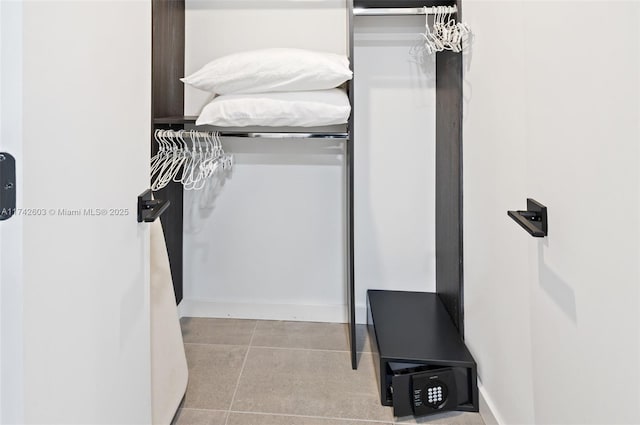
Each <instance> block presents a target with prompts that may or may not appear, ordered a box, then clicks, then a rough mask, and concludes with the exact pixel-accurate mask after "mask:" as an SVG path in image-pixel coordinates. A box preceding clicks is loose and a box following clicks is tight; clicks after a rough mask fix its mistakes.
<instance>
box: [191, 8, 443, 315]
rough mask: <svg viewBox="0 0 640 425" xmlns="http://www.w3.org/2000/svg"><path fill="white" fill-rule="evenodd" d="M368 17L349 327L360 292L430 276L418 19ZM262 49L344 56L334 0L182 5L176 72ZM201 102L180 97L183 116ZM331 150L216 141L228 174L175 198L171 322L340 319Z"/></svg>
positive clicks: (425, 107)
mask: <svg viewBox="0 0 640 425" xmlns="http://www.w3.org/2000/svg"><path fill="white" fill-rule="evenodd" d="M359 19H360V18H359ZM362 19H365V18H362ZM369 19H370V20H368V21H362V22H360V21H359V22H358V26H357V27H356V32H357V43H356V60H357V61H358V62H357V63H358V65H357V67H358V68H357V75H358V85H357V86H356V89H357V93H358V94H357V98H356V102H357V104H358V105H359V106H358V107H357V109H356V134H357V135H358V136H357V142H356V143H357V146H356V150H357V153H356V196H357V199H356V223H357V226H356V233H357V234H356V252H357V258H356V267H357V269H356V273H357V277H356V279H357V282H356V285H357V298H356V299H357V304H358V306H359V315H358V316H359V320H361V321H364V320H365V315H364V310H365V302H366V301H365V293H366V289H368V288H374V287H375V288H394V289H430V288H432V287H433V280H434V277H433V276H434V271H433V262H434V253H433V251H434V249H433V245H434V235H433V222H434V219H433V216H434V212H433V196H434V195H433V190H434V188H433V179H434V177H433V166H432V163H433V152H432V151H433V143H434V142H433V139H434V133H433V120H434V116H433V114H434V112H433V111H434V96H433V89H432V87H431V85H430V83H429V81H430V79H431V78H432V77H431V76H430V74H429V72H428V71H427V72H424V73H423V72H419V71H418V69H417V68H418V67H417V66H416V65H413V64H411V63H409V61H408V56H407V52H408V50H409V47H410V46H411V45H412V43H413V41H411V40H416V39H417V33H418V32H420V31H421V30H422V26H423V21H422V20H415V19H414V18H407V19H406V20H405V21H403V23H402V25H399V22H397V21H384V22H383V21H380V20H376V19H375V18H369ZM370 33H374V34H375V35H371V34H370ZM263 47H299V48H309V49H315V50H322V51H330V52H335V53H345V52H346V50H347V14H346V4H345V2H344V0H322V1H300V0H290V1H250V0H246V1H234V2H230V1H224V0H214V1H194V0H188V1H187V14H186V72H187V73H190V72H193V71H195V70H197V69H198V68H199V67H201V66H202V65H204V64H205V63H207V62H208V61H210V60H212V59H214V58H216V57H219V56H222V55H224V54H228V53H231V52H236V51H242V50H250V49H256V48H263ZM381 58H384V60H381ZM208 97H209V95H207V94H206V93H203V92H198V91H197V90H193V89H191V88H187V89H186V92H185V101H186V103H185V113H186V114H197V113H198V112H199V110H200V108H201V107H202V106H203V105H204V103H205V102H206V100H207V98H208ZM342 146H343V145H342V143H341V142H337V143H334V142H318V141H303V140H300V141H285V142H264V141H251V140H244V141H241V140H226V141H225V148H226V150H227V151H229V152H232V153H234V155H235V158H236V163H237V165H236V166H235V168H234V172H233V176H232V177H231V178H230V179H229V180H227V181H226V182H225V184H224V186H223V187H221V188H218V189H216V188H209V189H210V192H207V191H204V192H200V193H198V192H191V193H190V192H187V193H186V194H185V217H186V218H185V235H184V236H185V240H184V247H185V251H184V259H185V288H184V290H185V300H184V301H183V302H182V304H181V311H182V314H183V315H187V316H188V315H196V316H233V317H258V318H268V319H298V320H319V321H345V320H346V314H345V313H346V309H345V304H346V284H345V277H344V276H345V271H344V268H345V265H344V236H343V235H344V233H343V232H344V217H343V215H344V213H343V211H344V199H343V198H344V192H343V188H344V180H343V179H344V168H343V162H342V161H343V157H342V154H341V153H342ZM211 192H215V193H211Z"/></svg>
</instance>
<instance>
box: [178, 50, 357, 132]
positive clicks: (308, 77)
mask: <svg viewBox="0 0 640 425" xmlns="http://www.w3.org/2000/svg"><path fill="white" fill-rule="evenodd" d="M352 76H353V74H352V72H351V70H350V69H349V60H348V59H347V58H346V57H345V56H343V55H337V54H333V53H323V52H314V51H310V50H302V49H284V48H280V49H263V50H254V51H249V52H242V53H236V54H232V55H228V56H224V57H221V58H219V59H216V60H214V61H212V62H209V63H208V64H206V65H205V66H204V67H202V68H201V69H200V70H198V71H196V72H195V73H193V74H191V75H189V76H188V77H185V78H183V79H182V81H183V82H184V83H185V84H189V85H190V86H193V87H195V88H197V89H200V90H205V91H208V92H211V93H215V94H217V95H218V96H216V97H215V98H214V99H213V100H212V101H211V102H210V103H209V104H207V105H206V106H205V107H204V108H203V110H202V112H201V113H200V116H199V117H198V120H197V121H196V125H203V124H209V125H216V126H224V127H244V126H269V127H314V126H324V125H333V124H343V123H346V122H347V120H348V119H349V114H350V113H351V106H350V104H349V99H348V97H347V95H346V94H345V93H344V91H343V90H340V89H337V88H335V87H338V86H340V85H341V84H343V83H344V82H345V81H348V80H350V79H351V78H352Z"/></svg>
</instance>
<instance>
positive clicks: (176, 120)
mask: <svg viewBox="0 0 640 425" xmlns="http://www.w3.org/2000/svg"><path fill="white" fill-rule="evenodd" d="M197 118H198V117H197V116H195V115H186V116H183V117H179V116H175V117H160V118H154V119H153V123H154V124H156V125H180V124H195V123H196V119H197Z"/></svg>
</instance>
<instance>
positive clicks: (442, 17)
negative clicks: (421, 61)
mask: <svg viewBox="0 0 640 425" xmlns="http://www.w3.org/2000/svg"><path fill="white" fill-rule="evenodd" d="M427 9H428V8H426V7H425V9H424V12H425V15H426V22H425V32H424V34H420V35H421V36H422V37H423V38H424V44H423V45H422V48H423V49H424V50H425V51H426V53H427V54H433V53H436V52H442V51H444V50H450V51H452V52H457V53H458V52H462V50H463V49H464V48H465V42H466V41H467V40H468V37H469V34H470V33H471V30H470V29H469V26H468V25H467V24H465V23H462V22H457V21H456V19H455V17H453V15H454V14H455V13H456V11H457V9H456V8H455V7H452V6H436V7H433V8H431V10H434V9H435V13H432V15H433V16H434V17H433V27H432V28H430V27H429V13H428V10H427Z"/></svg>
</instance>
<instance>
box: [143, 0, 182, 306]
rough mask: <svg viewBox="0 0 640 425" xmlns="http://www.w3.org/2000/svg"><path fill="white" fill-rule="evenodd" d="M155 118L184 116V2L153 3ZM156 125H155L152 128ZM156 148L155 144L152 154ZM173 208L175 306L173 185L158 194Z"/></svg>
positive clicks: (176, 236)
mask: <svg viewBox="0 0 640 425" xmlns="http://www.w3.org/2000/svg"><path fill="white" fill-rule="evenodd" d="M152 21H153V22H152V31H153V33H152V64H153V65H152V66H153V68H152V81H153V83H152V84H153V87H152V99H151V100H152V108H153V111H152V118H160V117H167V116H183V115H184V87H183V84H182V82H181V81H180V80H179V78H181V77H184V0H153V2H152ZM152 125H153V124H152ZM156 145H157V144H156V143H155V142H154V141H153V140H152V141H151V146H152V148H151V149H152V153H153V154H155V152H156V150H157V146H156ZM156 197H157V198H158V199H169V200H170V201H171V206H170V207H169V209H168V210H167V211H166V212H165V213H164V214H163V215H162V218H161V221H162V228H163V230H164V238H165V241H166V243H167V251H168V252H169V262H170V263H171V275H172V277H173V286H174V290H175V293H176V302H180V300H182V204H183V192H182V185H181V184H179V183H173V182H172V183H170V184H169V185H168V186H167V187H166V188H164V189H162V190H160V191H158V192H156Z"/></svg>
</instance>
